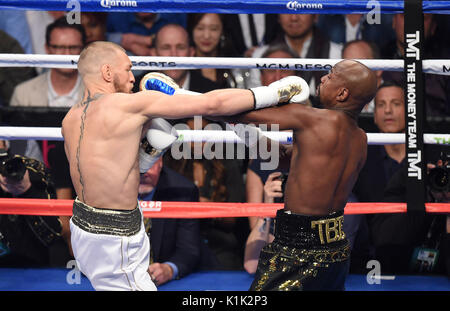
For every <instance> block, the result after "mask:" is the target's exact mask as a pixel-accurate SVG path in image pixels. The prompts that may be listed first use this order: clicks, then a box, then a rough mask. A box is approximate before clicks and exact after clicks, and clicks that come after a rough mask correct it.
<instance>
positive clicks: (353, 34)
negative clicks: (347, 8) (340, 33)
mask: <svg viewBox="0 0 450 311" xmlns="http://www.w3.org/2000/svg"><path fill="white" fill-rule="evenodd" d="M360 25H361V24H360V23H357V24H356V25H355V26H353V25H352V23H350V21H349V20H348V18H345V41H346V42H349V41H353V40H356V39H361V32H359V27H360Z"/></svg>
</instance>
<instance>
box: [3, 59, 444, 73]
mask: <svg viewBox="0 0 450 311" xmlns="http://www.w3.org/2000/svg"><path fill="white" fill-rule="evenodd" d="M78 58H79V55H53V54H52V55H47V54H0V67H42V68H72V69H76V68H77V62H78ZM130 60H131V63H132V65H133V67H132V69H133V70H164V69H198V68H222V69H234V68H237V69H283V70H297V71H327V70H330V69H331V68H332V67H333V66H334V65H335V64H336V63H338V62H340V61H341V60H342V59H320V58H251V57H250V58H248V57H161V56H130ZM358 61H360V62H361V63H363V64H364V65H366V66H367V67H369V68H370V69H372V70H384V71H403V70H404V62H403V60H401V59H394V60H392V59H359V60H358ZM423 71H424V72H425V73H432V74H440V75H450V60H448V59H447V60H446V59H429V60H424V61H423Z"/></svg>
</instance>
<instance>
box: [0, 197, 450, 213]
mask: <svg viewBox="0 0 450 311" xmlns="http://www.w3.org/2000/svg"><path fill="white" fill-rule="evenodd" d="M72 204H73V201H72V200H47V199H4V198H2V199H0V214H10V215H41V216H72ZM140 205H141V207H142V208H143V211H144V216H145V217H151V218H215V217H248V216H261V217H274V216H275V214H276V211H277V210H278V209H280V208H282V207H283V204H265V203H217V202H167V201H164V202H160V201H141V202H140ZM425 210H426V212H428V213H443V214H444V213H450V203H426V204H425ZM344 213H345V214H346V215H354V214H379V213H406V203H374V202H370V203H347V205H346V207H345V211H344Z"/></svg>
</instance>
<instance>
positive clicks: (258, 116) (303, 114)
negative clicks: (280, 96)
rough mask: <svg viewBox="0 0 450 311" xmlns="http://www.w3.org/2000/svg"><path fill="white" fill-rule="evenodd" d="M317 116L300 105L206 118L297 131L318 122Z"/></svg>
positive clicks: (309, 109) (312, 110) (316, 110)
mask: <svg viewBox="0 0 450 311" xmlns="http://www.w3.org/2000/svg"><path fill="white" fill-rule="evenodd" d="M319 115H320V112H319V110H318V109H315V108H312V107H309V106H305V105H300V104H286V105H283V106H276V107H270V108H264V109H261V110H255V111H248V112H244V113H240V114H237V115H233V116H213V117H207V118H208V119H211V120H214V121H224V122H228V123H245V124H255V125H256V126H258V125H260V124H267V125H271V124H278V125H279V128H280V130H299V129H302V128H305V127H307V126H308V125H309V124H311V122H320V121H316V120H317V119H318V117H319Z"/></svg>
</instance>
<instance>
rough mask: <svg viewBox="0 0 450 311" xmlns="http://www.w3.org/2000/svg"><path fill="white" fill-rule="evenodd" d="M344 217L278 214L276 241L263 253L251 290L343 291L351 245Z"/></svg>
mask: <svg viewBox="0 0 450 311" xmlns="http://www.w3.org/2000/svg"><path fill="white" fill-rule="evenodd" d="M343 215H344V212H343V211H340V212H337V213H333V214H330V215H327V216H305V215H298V214H294V213H290V212H289V211H285V210H279V211H278V212H277V217H276V219H275V239H274V241H273V242H272V243H270V244H268V245H266V246H265V247H264V248H263V249H262V250H261V254H260V258H259V262H258V268H257V270H256V273H255V279H254V281H253V283H252V285H251V287H250V290H252V291H268V290H277V291H294V290H344V289H345V287H344V285H345V278H346V276H347V273H348V269H349V258H350V245H349V243H348V241H347V238H346V237H345V233H344V231H343V221H344V216H343Z"/></svg>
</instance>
